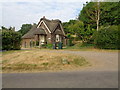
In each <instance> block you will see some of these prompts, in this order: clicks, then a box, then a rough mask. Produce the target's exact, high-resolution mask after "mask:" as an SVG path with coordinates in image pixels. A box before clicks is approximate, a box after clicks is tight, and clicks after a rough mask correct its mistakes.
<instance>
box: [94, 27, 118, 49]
mask: <svg viewBox="0 0 120 90" xmlns="http://www.w3.org/2000/svg"><path fill="white" fill-rule="evenodd" d="M118 34H120V30H118V26H115V25H113V26H107V27H102V28H101V29H100V30H99V31H98V32H96V33H94V43H95V44H96V46H97V47H98V48H101V49H120V46H119V44H120V41H119V35H118Z"/></svg>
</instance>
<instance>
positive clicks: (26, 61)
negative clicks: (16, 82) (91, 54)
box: [2, 49, 89, 73]
mask: <svg viewBox="0 0 120 90" xmlns="http://www.w3.org/2000/svg"><path fill="white" fill-rule="evenodd" d="M88 65H89V63H88V62H87V61H86V60H85V58H83V57H81V56H76V55H72V54H63V53H55V52H49V51H45V50H39V49H35V50H21V51H6V52H4V54H3V58H2V71H3V73H4V72H5V73H11V72H41V71H59V70H74V69H79V68H82V67H86V66H88Z"/></svg>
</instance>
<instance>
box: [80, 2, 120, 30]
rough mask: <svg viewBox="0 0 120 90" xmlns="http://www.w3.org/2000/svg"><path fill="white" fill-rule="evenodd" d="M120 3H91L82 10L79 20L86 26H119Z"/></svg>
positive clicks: (97, 27)
mask: <svg viewBox="0 0 120 90" xmlns="http://www.w3.org/2000/svg"><path fill="white" fill-rule="evenodd" d="M119 4H120V2H89V3H86V4H85V5H84V7H83V9H82V10H81V12H80V14H79V17H78V19H79V20H82V21H83V22H84V24H85V25H87V24H89V25H91V27H92V28H95V29H97V31H98V29H99V26H104V25H117V24H119V12H120V5H119Z"/></svg>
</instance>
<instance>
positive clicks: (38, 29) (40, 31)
mask: <svg viewBox="0 0 120 90" xmlns="http://www.w3.org/2000/svg"><path fill="white" fill-rule="evenodd" d="M34 34H44V35H45V34H46V32H45V30H44V29H43V28H36V30H35V31H34Z"/></svg>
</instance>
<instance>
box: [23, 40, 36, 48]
mask: <svg viewBox="0 0 120 90" xmlns="http://www.w3.org/2000/svg"><path fill="white" fill-rule="evenodd" d="M33 42H34V43H33ZM34 44H35V40H34V39H23V40H22V47H23V48H30V47H34Z"/></svg>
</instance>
